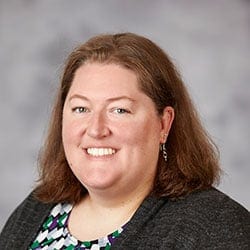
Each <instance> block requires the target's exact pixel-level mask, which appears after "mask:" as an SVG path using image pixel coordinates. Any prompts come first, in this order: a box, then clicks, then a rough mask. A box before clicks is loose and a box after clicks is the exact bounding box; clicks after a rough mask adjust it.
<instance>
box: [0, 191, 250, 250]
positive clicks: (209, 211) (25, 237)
mask: <svg viewBox="0 0 250 250" xmlns="http://www.w3.org/2000/svg"><path fill="white" fill-rule="evenodd" d="M54 205H55V204H43V203H41V202H39V201H37V200H36V199H35V198H34V197H33V195H32V194H31V195H29V196H28V197H27V198H26V199H25V200H24V201H23V202H22V204H21V205H20V206H19V207H18V208H17V209H16V210H15V211H14V213H13V214H12V215H11V217H10V218H9V219H8V221H7V223H6V225H5V227H4V229H3V231H2V232H1V234H0V249H1V250H5V249H8V250H14V249H18V250H22V249H27V248H28V246H29V244H30V243H31V242H32V241H33V240H34V238H35V237H36V235H37V233H38V231H39V228H40V226H41V224H42V223H43V221H44V219H45V218H46V216H48V214H49V212H50V210H51V208H52V207H53V206H54ZM112 249H143V250H147V249H164V250H165V249H233V250H235V249H248V250H249V249H250V215H249V212H248V211H247V210H246V209H245V208H243V207H242V206H240V205H239V204H238V203H237V202H235V201H233V200H232V199H230V198H229V197H228V196H226V195H225V194H223V193H221V192H220V191H218V190H216V189H214V188H212V189H209V190H207V191H200V192H195V193H192V194H191V195H189V196H187V197H185V198H182V199H179V200H176V201H171V200H168V199H167V198H155V197H152V196H149V197H147V198H146V199H145V200H144V202H143V203H142V204H141V206H140V207H139V209H138V210H137V211H136V213H135V214H134V216H133V218H132V219H131V220H130V222H129V223H128V224H127V225H126V228H125V230H124V231H123V233H122V234H121V235H120V236H119V238H118V239H117V240H116V242H115V244H114V245H113V246H112Z"/></svg>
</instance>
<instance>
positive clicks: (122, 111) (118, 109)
mask: <svg viewBox="0 0 250 250" xmlns="http://www.w3.org/2000/svg"><path fill="white" fill-rule="evenodd" d="M113 112H115V113H117V114H126V113H131V112H130V111H129V110H127V109H124V108H115V109H114V110H113Z"/></svg>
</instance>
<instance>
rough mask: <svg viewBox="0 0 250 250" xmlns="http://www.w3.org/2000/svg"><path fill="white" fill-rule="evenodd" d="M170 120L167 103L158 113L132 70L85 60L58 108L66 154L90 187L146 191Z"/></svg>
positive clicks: (71, 165)
mask: <svg viewBox="0 0 250 250" xmlns="http://www.w3.org/2000/svg"><path fill="white" fill-rule="evenodd" d="M172 119H173V110H172V109H171V108H170V107H168V108H167V109H166V110H165V112H164V114H163V115H162V116H159V115H158V114H157V111H156V108H155V106H154V103H153V101H152V100H151V99H150V98H149V97H148V96H147V95H145V94H144V93H143V92H142V91H140V90H139V88H138V82H137V77H136V74H135V73H134V72H133V71H131V70H128V69H125V68H123V67H121V66H118V65H116V64H98V63H87V64H85V65H83V66H81V67H80V68H79V69H78V70H77V71H76V73H75V77H74V79H73V82H72V86H71V88H70V90H69V93H68V95H67V98H66V101H65V105H64V109H63V130H62V137H63V145H64V150H65V154H66V158H67V160H68V163H69V165H70V167H71V169H72V171H73V173H74V174H75V176H76V177H77V178H78V179H79V181H80V182H81V183H82V184H83V186H84V187H85V188H86V189H87V190H88V191H89V192H111V193H118V192H122V193H126V192H136V191H138V192H140V191H142V190H144V192H145V191H146V192H149V191H150V189H151V187H152V183H153V180H154V177H155V173H156V168H157V160H158V155H159V147H160V143H163V142H164V134H165V133H166V132H168V130H169V129H170V126H171V122H172Z"/></svg>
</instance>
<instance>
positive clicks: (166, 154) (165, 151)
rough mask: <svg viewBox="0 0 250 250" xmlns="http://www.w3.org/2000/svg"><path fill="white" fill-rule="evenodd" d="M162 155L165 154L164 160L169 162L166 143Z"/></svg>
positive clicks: (163, 145)
mask: <svg viewBox="0 0 250 250" xmlns="http://www.w3.org/2000/svg"><path fill="white" fill-rule="evenodd" d="M162 155H163V158H164V161H165V162H167V160H168V153H167V149H166V145H165V143H163V144H162Z"/></svg>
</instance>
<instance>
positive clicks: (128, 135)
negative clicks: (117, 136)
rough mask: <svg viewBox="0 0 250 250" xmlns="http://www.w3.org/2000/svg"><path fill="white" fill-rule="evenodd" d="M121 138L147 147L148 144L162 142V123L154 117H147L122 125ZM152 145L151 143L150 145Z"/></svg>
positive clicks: (137, 145) (128, 142)
mask: <svg viewBox="0 0 250 250" xmlns="http://www.w3.org/2000/svg"><path fill="white" fill-rule="evenodd" d="M120 129H121V135H122V136H121V138H123V140H124V142H125V141H126V144H130V145H134V146H136V147H145V146H146V144H151V145H152V146H153V145H154V144H157V147H158V144H160V124H159V123H158V122H157V121H154V120H153V119H150V118H148V119H145V120H140V121H138V122H135V123H133V124H128V125H126V126H124V127H123V126H121V127H120ZM149 146H150V145H149Z"/></svg>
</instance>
